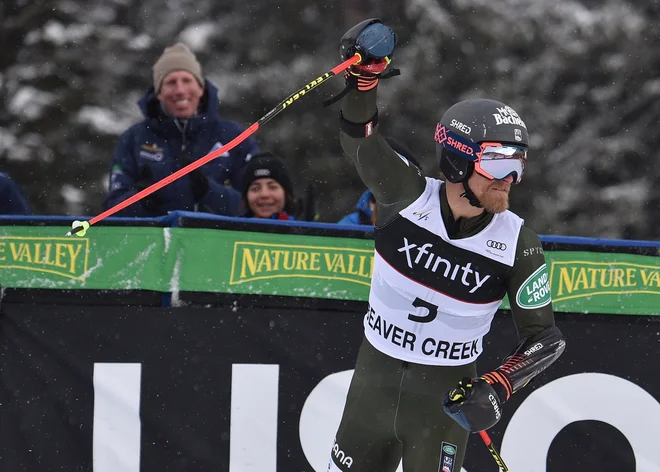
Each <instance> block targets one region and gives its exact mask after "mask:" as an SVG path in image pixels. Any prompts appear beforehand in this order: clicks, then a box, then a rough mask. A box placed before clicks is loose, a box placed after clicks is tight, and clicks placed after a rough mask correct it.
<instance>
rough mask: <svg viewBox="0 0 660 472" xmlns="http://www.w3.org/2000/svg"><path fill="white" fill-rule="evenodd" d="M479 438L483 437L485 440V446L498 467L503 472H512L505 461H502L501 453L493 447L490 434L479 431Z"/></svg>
mask: <svg viewBox="0 0 660 472" xmlns="http://www.w3.org/2000/svg"><path fill="white" fill-rule="evenodd" d="M479 436H481V439H483V440H484V444H485V445H486V447H487V448H488V450H489V451H490V455H491V456H493V459H495V462H497V465H498V466H499V467H500V469H501V470H502V472H511V471H510V470H509V468H508V467H507V466H506V464H505V463H504V459H502V456H500V453H499V452H497V449H495V446H493V441H492V440H491V439H490V436H488V433H487V432H486V431H479Z"/></svg>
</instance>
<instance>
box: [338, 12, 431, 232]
mask: <svg viewBox="0 0 660 472" xmlns="http://www.w3.org/2000/svg"><path fill="white" fill-rule="evenodd" d="M395 46H396V36H395V35H394V33H393V32H392V30H391V29H390V28H389V27H388V26H386V25H384V24H383V23H382V22H381V21H380V20H378V19H370V20H365V21H363V22H361V23H359V24H357V25H355V26H354V27H353V28H351V29H350V30H348V31H347V32H346V33H345V34H344V36H343V37H342V38H341V41H340V46H339V50H340V54H341V57H342V60H346V59H348V58H349V57H353V55H354V54H359V56H360V58H361V59H360V62H359V63H357V64H355V65H353V66H351V67H350V68H349V69H348V70H347V72H346V77H347V80H346V84H347V89H352V90H351V91H350V92H349V93H348V95H347V96H346V97H345V98H344V100H343V103H342V110H341V114H340V129H341V132H340V136H339V137H340V141H341V145H342V148H343V149H344V152H345V153H346V155H348V156H349V157H350V158H351V159H352V160H353V162H354V163H355V166H356V167H357V171H358V173H359V174H360V177H361V178H362V181H363V182H364V183H365V185H366V186H367V187H368V188H369V190H371V192H372V193H373V194H374V197H375V198H376V201H377V203H378V221H377V223H378V224H383V223H385V222H387V221H388V220H389V219H390V218H391V217H394V216H395V215H396V214H397V213H398V212H399V211H401V210H402V209H403V208H405V207H407V206H408V205H409V204H410V203H412V202H413V201H414V200H416V199H417V197H419V195H421V194H422V192H423V191H424V188H425V186H426V180H425V179H424V177H423V176H422V174H421V172H420V171H419V169H418V168H417V167H416V166H414V165H412V164H410V163H408V162H407V161H405V160H403V159H401V158H400V157H399V156H398V154H397V153H396V152H394V151H393V150H392V148H391V147H390V146H389V145H388V144H387V142H386V141H385V140H384V139H383V138H382V137H381V136H380V135H379V133H378V113H377V111H378V109H377V106H376V89H377V85H378V82H379V81H380V79H381V77H383V76H382V73H383V72H384V71H385V69H386V68H387V66H388V65H389V63H390V60H391V57H392V54H393V52H394V48H395Z"/></svg>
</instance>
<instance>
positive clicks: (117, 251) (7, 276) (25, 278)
mask: <svg viewBox="0 0 660 472" xmlns="http://www.w3.org/2000/svg"><path fill="white" fill-rule="evenodd" d="M64 232H65V231H64V229H63V227H62V226H53V227H47V226H0V284H1V285H2V286H4V287H8V288H35V289H41V288H47V289H102V290H138V289H142V290H158V291H167V290H169V281H170V278H171V273H172V271H173V267H174V262H175V261H174V258H173V257H171V256H170V254H169V252H168V248H169V247H170V246H171V245H172V244H170V243H172V241H171V238H170V236H169V232H170V228H154V227H128V226H125V227H98V228H94V231H93V232H92V233H90V234H89V235H88V236H87V237H84V238H80V237H63V233H64Z"/></svg>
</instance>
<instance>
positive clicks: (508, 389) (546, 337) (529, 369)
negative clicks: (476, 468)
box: [484, 226, 566, 401]
mask: <svg viewBox="0 0 660 472" xmlns="http://www.w3.org/2000/svg"><path fill="white" fill-rule="evenodd" d="M507 285H508V297H509V303H510V305H511V313H512V315H513V320H514V323H515V325H516V329H517V331H518V339H519V343H518V345H517V346H516V348H515V349H514V350H513V351H512V352H511V354H509V355H508V356H507V357H506V358H505V359H504V361H503V363H502V365H501V366H500V367H498V368H497V369H496V370H495V371H494V372H493V373H490V374H486V375H485V376H484V378H485V379H486V380H487V381H488V382H489V383H491V384H497V383H501V384H502V386H503V387H504V391H503V389H502V388H496V390H499V391H498V394H500V397H501V399H502V401H506V400H507V399H508V398H509V397H510V396H511V395H512V394H514V393H515V392H517V391H518V390H519V389H521V388H522V387H524V386H525V385H527V383H528V382H529V381H530V380H532V379H533V378H534V377H536V376H537V375H538V374H539V373H541V372H542V371H543V370H545V369H546V368H548V367H549V366H550V364H552V363H553V362H554V361H555V360H557V358H558V357H559V356H560V355H561V354H562V352H564V348H565V347H566V343H565V341H564V337H563V335H562V333H561V331H559V329H558V328H557V327H556V326H555V318H554V313H553V310H552V299H551V296H550V280H549V276H548V269H547V266H546V262H545V255H544V253H543V247H542V246H541V241H540V240H539V237H538V236H537V235H536V233H534V232H533V231H532V230H531V229H529V228H526V227H524V226H523V228H522V229H521V231H520V236H519V238H518V247H517V250H516V260H515V263H514V266H513V267H512V269H511V271H510V272H509V275H508V280H507ZM502 394H505V396H503V397H502Z"/></svg>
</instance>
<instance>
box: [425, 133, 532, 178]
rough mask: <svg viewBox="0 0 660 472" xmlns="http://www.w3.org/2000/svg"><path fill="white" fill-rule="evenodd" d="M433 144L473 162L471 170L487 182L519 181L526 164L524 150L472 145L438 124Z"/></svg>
mask: <svg viewBox="0 0 660 472" xmlns="http://www.w3.org/2000/svg"><path fill="white" fill-rule="evenodd" d="M434 138H435V141H436V142H437V143H439V144H440V145H442V146H443V147H444V148H445V149H447V150H449V151H451V152H453V153H456V154H458V155H459V156H461V157H463V158H465V159H467V160H469V161H472V162H474V170H475V171H476V172H477V173H478V174H480V175H482V176H484V177H486V178H487V179H490V180H504V179H506V178H507V177H508V176H510V175H511V176H513V183H514V184H518V183H520V181H521V180H522V175H523V173H524V172H525V165H526V163H527V148H526V147H525V146H517V145H515V144H508V143H504V144H503V143H497V142H483V143H479V144H477V143H475V142H473V141H471V140H469V139H466V138H464V137H463V136H460V135H459V134H457V133H454V132H453V131H451V130H450V129H447V127H445V126H444V125H441V124H440V123H438V126H437V127H436V130H435V137H434Z"/></svg>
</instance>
